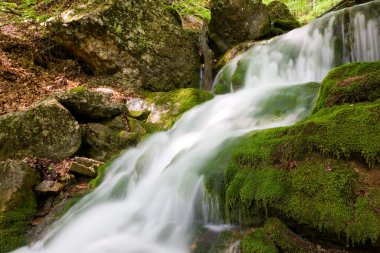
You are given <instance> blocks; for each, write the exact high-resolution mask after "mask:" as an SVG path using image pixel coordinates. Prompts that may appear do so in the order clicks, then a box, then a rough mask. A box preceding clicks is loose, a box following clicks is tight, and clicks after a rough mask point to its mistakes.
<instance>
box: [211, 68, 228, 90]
mask: <svg viewBox="0 0 380 253" xmlns="http://www.w3.org/2000/svg"><path fill="white" fill-rule="evenodd" d="M231 72H232V70H231V66H230V65H226V66H225V67H224V68H223V69H222V70H221V71H220V72H219V74H218V76H217V77H216V81H215V83H214V86H213V93H214V94H216V95H219V94H226V93H229V92H231V75H232V73H231Z"/></svg>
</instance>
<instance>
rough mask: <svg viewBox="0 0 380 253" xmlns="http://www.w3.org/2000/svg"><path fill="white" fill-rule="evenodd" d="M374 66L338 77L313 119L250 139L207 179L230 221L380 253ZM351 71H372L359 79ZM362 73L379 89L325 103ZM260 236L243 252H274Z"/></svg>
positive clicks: (379, 134)
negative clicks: (277, 222)
mask: <svg viewBox="0 0 380 253" xmlns="http://www.w3.org/2000/svg"><path fill="white" fill-rule="evenodd" d="M376 64H378V63H357V64H349V65H346V66H343V67H339V68H337V69H335V70H333V71H332V72H331V73H330V74H329V75H328V77H327V78H326V79H325V81H324V82H323V84H322V88H321V92H320V95H319V100H318V104H319V105H320V106H319V107H318V109H317V110H316V111H315V112H313V114H311V115H310V116H309V117H308V118H306V119H305V120H303V121H301V122H299V123H297V124H295V125H294V126H291V127H283V128H276V129H268V130H263V131H256V132H252V133H250V134H248V135H246V136H244V137H242V138H241V139H240V141H238V143H235V144H234V145H235V146H234V147H232V148H231V147H229V149H232V150H230V151H229V152H228V153H229V156H227V157H230V158H229V159H228V160H229V162H227V165H225V164H226V161H225V159H224V160H222V161H224V162H223V163H222V164H224V166H225V170H224V171H219V174H218V173H216V172H215V171H214V172H213V173H212V174H211V175H212V179H207V178H208V176H207V175H208V174H207V173H205V174H206V183H208V185H207V189H208V190H209V191H210V192H214V193H215V189H219V190H217V191H216V192H217V194H219V199H220V200H221V202H222V203H224V206H225V210H224V214H225V217H226V219H227V220H229V221H231V222H233V223H241V224H242V225H244V226H257V225H259V226H260V225H262V224H263V222H264V220H265V219H266V217H268V216H274V217H277V218H279V219H281V221H282V222H284V223H286V224H288V225H289V226H291V228H292V229H293V230H294V231H296V232H298V233H301V234H302V233H305V234H307V235H312V236H313V237H314V238H319V239H320V240H328V241H333V242H335V243H337V244H340V245H343V246H345V245H347V244H348V245H350V247H356V246H359V247H360V246H362V245H366V247H369V248H371V247H373V248H371V250H372V251H373V252H375V251H377V250H378V247H379V242H380V215H379V212H378V210H379V208H380V186H379V184H378V178H379V176H380V173H379V171H378V166H379V164H380V128H379V125H380V98H377V99H376V95H374V94H376V91H375V90H376V87H378V86H379V85H376V82H377V81H376V80H378V79H376V78H374V77H372V76H371V74H369V73H372V74H373V75H375V76H376V74H377V72H375V71H374V69H371V66H376ZM353 66H356V67H359V66H360V67H363V66H366V67H365V68H364V67H363V68H361V69H360V72H359V71H358V72H356V71H352V70H353ZM374 68H375V67H374ZM377 69H378V68H377ZM366 70H368V71H367V72H366ZM337 71H339V74H338V73H337ZM358 73H363V75H364V76H366V75H369V77H368V79H366V80H372V84H373V85H374V86H372V87H373V88H372V89H368V86H366V85H370V83H366V85H358V86H356V87H355V89H353V90H354V92H357V93H356V94H361V95H360V96H358V99H353V100H351V101H350V103H349V104H344V102H347V100H344V101H338V102H336V103H332V104H330V105H329V104H328V103H327V101H328V100H327V99H326V96H327V97H330V96H331V97H332V98H335V97H336V94H339V92H340V91H339V92H337V93H335V94H334V93H333V92H331V91H332V89H331V87H332V88H333V89H334V88H335V84H336V83H339V82H341V81H344V80H346V81H344V82H347V83H350V82H349V81H350V78H351V77H355V76H356V75H357V74H358ZM333 77H334V78H333ZM370 78H373V79H370ZM347 79H348V81H347ZM327 80H334V81H333V82H329V81H327ZM339 88H340V87H339ZM329 89H330V90H329ZM362 89H363V90H362ZM327 90H329V91H328V92H327ZM361 92H363V93H361ZM324 94H325V95H326V96H324ZM343 94H346V95H348V97H349V96H350V95H349V94H350V93H348V92H347V93H343ZM359 98H360V99H359ZM374 99H376V100H374ZM355 102H356V103H355ZM289 105H290V104H289ZM264 111H265V108H264ZM271 112H273V110H269V113H271ZM222 154H224V153H223V152H222ZM223 156H225V155H223ZM216 160H217V159H214V161H216ZM212 167H213V168H214V167H215V166H214V164H213V165H212ZM219 168H220V167H219ZM218 177H219V179H216V178H218ZM218 181H219V182H220V181H221V182H222V186H223V187H220V184H221V183H218ZM220 189H222V190H220ZM268 226H269V225H268ZM271 226H272V225H271ZM280 227H281V226H280ZM277 229H278V228H276V229H273V231H275V230H277ZM264 232H265V233H264ZM262 234H267V232H266V231H263V233H262ZM262 234H257V235H252V236H250V237H252V238H251V239H252V240H253V241H257V243H255V244H252V243H251V242H252V240H248V239H247V241H246V242H244V240H243V242H242V249H243V252H244V247H245V248H247V249H250V247H258V245H267V246H265V247H269V248H268V251H263V252H271V251H270V250H272V249H273V247H272V246H273V245H272V244H271V243H270V242H269V244H267V243H266V240H267V239H268V237H267V235H266V236H263V235H262ZM282 234H284V233H282ZM290 235H292V234H291V233H290ZM275 236H276V235H275V234H273V235H272V237H271V238H272V242H273V243H274V245H275V246H276V247H277V248H279V249H281V252H283V251H285V252H286V250H287V248H286V247H285V246H281V245H280V242H279V241H278V242H276V240H275V239H274V238H275ZM291 237H293V236H291ZM259 241H261V242H260V243H261V244H260V243H259ZM263 241H264V242H265V243H263ZM296 241H297V240H296ZM244 245H245V246H244ZM252 245H256V246H252ZM268 245H269V246H268ZM284 245H285V244H284ZM287 245H288V246H289V244H287ZM263 247H264V246H263ZM252 249H253V248H252ZM247 252H256V251H249V250H248V251H247ZM273 252H276V251H273ZM290 252H295V251H292V250H290Z"/></svg>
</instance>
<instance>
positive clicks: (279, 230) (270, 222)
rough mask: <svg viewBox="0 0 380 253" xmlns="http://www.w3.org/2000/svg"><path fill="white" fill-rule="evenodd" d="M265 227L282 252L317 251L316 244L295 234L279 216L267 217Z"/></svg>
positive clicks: (311, 252) (307, 252)
mask: <svg viewBox="0 0 380 253" xmlns="http://www.w3.org/2000/svg"><path fill="white" fill-rule="evenodd" d="M264 229H265V232H266V234H267V235H268V236H269V238H271V239H272V241H273V242H274V243H275V244H276V246H277V248H279V249H280V250H281V252H285V253H313V252H316V251H317V249H316V247H315V246H314V244H312V243H311V242H309V241H307V240H305V239H303V238H302V237H300V236H299V235H297V234H295V233H294V232H293V231H291V230H290V229H289V228H287V227H286V225H285V224H283V223H282V222H281V221H280V220H279V219H277V218H269V219H267V220H266V222H265V225H264Z"/></svg>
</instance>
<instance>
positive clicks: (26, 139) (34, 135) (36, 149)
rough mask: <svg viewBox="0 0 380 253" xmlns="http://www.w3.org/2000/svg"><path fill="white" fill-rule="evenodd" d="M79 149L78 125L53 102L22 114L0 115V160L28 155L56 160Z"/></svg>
mask: <svg viewBox="0 0 380 253" xmlns="http://www.w3.org/2000/svg"><path fill="white" fill-rule="evenodd" d="M80 146H81V130H80V127H79V124H78V122H77V121H76V120H75V118H74V117H73V116H72V115H71V114H70V112H69V111H68V110H67V109H66V108H65V107H63V106H62V105H61V104H60V103H58V101H57V100H55V99H47V100H44V101H42V102H40V103H38V104H36V105H35V106H34V107H32V108H30V109H29V110H27V111H25V112H17V113H9V114H6V115H3V116H0V159H4V160H5V159H8V158H17V157H25V156H32V157H37V158H48V159H53V160H59V159H63V158H65V157H69V156H71V155H73V154H75V153H76V152H77V151H78V149H79V147H80Z"/></svg>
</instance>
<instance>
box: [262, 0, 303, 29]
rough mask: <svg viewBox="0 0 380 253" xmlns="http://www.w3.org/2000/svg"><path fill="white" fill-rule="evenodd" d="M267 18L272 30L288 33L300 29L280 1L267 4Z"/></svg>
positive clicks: (298, 24)
mask: <svg viewBox="0 0 380 253" xmlns="http://www.w3.org/2000/svg"><path fill="white" fill-rule="evenodd" d="M268 9H269V18H270V20H271V23H272V26H273V27H274V28H279V29H281V30H283V31H290V30H293V29H294V28H298V27H300V23H299V22H298V21H297V20H296V19H295V18H294V16H293V15H292V14H291V13H290V11H289V8H288V6H287V5H286V4H284V3H282V2H280V1H273V2H270V3H269V4H268Z"/></svg>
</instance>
